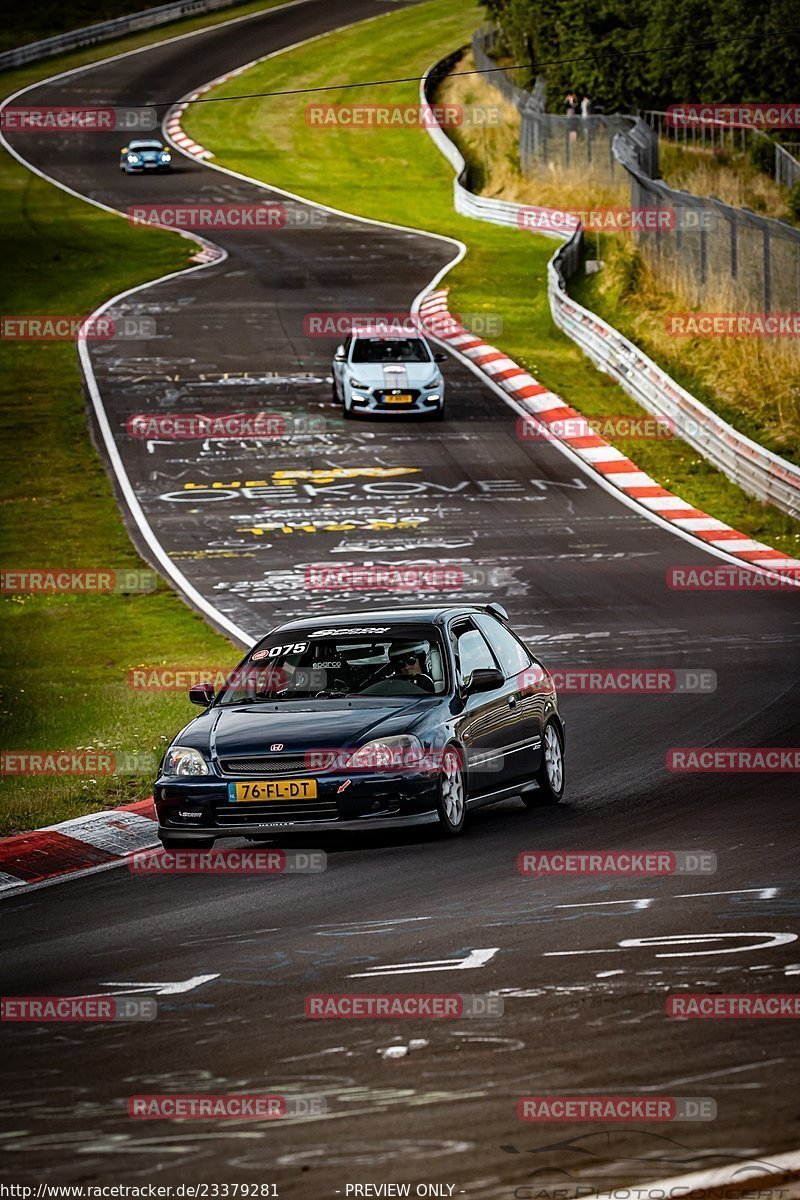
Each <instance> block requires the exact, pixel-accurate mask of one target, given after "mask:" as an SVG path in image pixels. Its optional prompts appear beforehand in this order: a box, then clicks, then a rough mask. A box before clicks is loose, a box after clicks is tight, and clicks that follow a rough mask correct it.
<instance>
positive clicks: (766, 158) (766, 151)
mask: <svg viewBox="0 0 800 1200" xmlns="http://www.w3.org/2000/svg"><path fill="white" fill-rule="evenodd" d="M749 158H750V162H751V163H752V164H753V166H754V167H755V168H756V170H757V171H763V172H764V174H765V175H773V174H774V172H775V143H774V141H773V140H772V138H768V137H754V138H753V140H752V142H751V143H750V154H749Z"/></svg>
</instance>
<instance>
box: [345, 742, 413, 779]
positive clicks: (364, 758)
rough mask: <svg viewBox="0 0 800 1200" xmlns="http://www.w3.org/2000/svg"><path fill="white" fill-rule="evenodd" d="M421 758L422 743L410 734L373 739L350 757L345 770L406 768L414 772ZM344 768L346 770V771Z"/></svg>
mask: <svg viewBox="0 0 800 1200" xmlns="http://www.w3.org/2000/svg"><path fill="white" fill-rule="evenodd" d="M421 758H422V742H421V741H420V740H419V738H418V737H414V735H413V734H412V733H401V734H398V735H397V736H395V737H385V738H375V740H374V741H372V742H366V743H365V744H364V745H363V746H361V747H360V748H359V749H358V750H356V752H355V753H354V754H352V755H351V756H350V760H349V761H348V763H347V768H349V767H353V768H360V769H361V770H364V768H367V769H371V770H373V771H386V770H397V769H398V768H399V769H403V768H407V769H408V770H412V771H413V770H415V769H416V768H417V767H418V766H419V763H420V759H421ZM347 768H346V769H347Z"/></svg>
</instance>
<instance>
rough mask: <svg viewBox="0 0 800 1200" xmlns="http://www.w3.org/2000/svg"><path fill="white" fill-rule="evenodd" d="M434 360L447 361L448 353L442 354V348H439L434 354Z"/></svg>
mask: <svg viewBox="0 0 800 1200" xmlns="http://www.w3.org/2000/svg"><path fill="white" fill-rule="evenodd" d="M433 361H434V362H446V361H447V355H446V354H442V352H441V350H438V351H437V352H436V354H434V356H433Z"/></svg>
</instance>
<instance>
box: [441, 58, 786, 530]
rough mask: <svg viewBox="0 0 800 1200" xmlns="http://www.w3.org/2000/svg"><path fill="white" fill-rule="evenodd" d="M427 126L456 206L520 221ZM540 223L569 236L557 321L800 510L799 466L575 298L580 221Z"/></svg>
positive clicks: (743, 475)
mask: <svg viewBox="0 0 800 1200" xmlns="http://www.w3.org/2000/svg"><path fill="white" fill-rule="evenodd" d="M460 55H461V51H458V52H456V53H455V54H452V55H450V56H449V57H448V58H445V59H442V60H441V61H440V62H438V63H436V64H435V66H433V67H432V68H431V69H430V71H428V73H427V74H426V76H425V77H424V79H423V80H422V83H421V85H420V100H421V102H422V103H428V104H430V103H432V102H433V99H434V96H435V93H436V88H437V86H438V84H439V82H440V81H441V79H442V78H443V77H444V76H445V75H446V74H447V72H448V71H449V70H450V68H451V66H452V64H453V63H454V62H455V61H456V60H457V59H458V58H459V57H460ZM426 128H427V132H428V133H429V134H430V136H431V138H432V139H433V141H434V143H435V144H436V146H438V148H439V149H440V150H441V152H442V153H443V154H444V155H445V157H446V158H447V159H448V161H449V162H450V163H451V165H452V167H453V169H454V171H455V179H454V180H453V202H454V206H455V208H456V211H457V212H459V213H461V214H462V215H464V216H467V217H473V218H474V219H475V220H478V221H488V222H490V223H491V224H493V225H507V226H511V227H517V226H518V225H519V212H520V205H519V204H516V203H514V202H513V201H510V200H493V199H490V198H489V197H487V196H476V195H474V194H473V193H472V192H470V191H469V190H468V189H467V188H466V186H465V179H466V175H467V168H466V163H465V161H464V158H463V156H462V154H461V152H460V151H459V150H458V148H457V147H456V146H455V145H454V143H453V142H452V141H451V140H450V138H449V137H448V136H447V135H446V133H445V132H444V130H443V129H441V128H440V127H439V126H438V125H429V126H426ZM554 215H555V216H558V215H559V214H558V213H555V214H554ZM561 228H562V230H563V225H562V226H561ZM537 231H538V232H540V233H549V234H550V236H552V237H555V238H557V239H558V241H560V242H562V243H563V244H562V245H561V246H559V248H558V249H557V250H556V252H555V254H554V255H553V257H552V258H551V259H550V261H549V263H548V266H547V292H548V298H549V301H550V311H551V312H552V314H553V320H554V321H555V323H556V325H558V327H559V328H560V329H562V330H563V331H564V332H565V333H566V334H567V336H568V337H570V338H572V339H573V341H575V342H576V343H577V344H578V345H579V346H580V347H581V349H582V350H583V351H584V353H586V354H587V355H588V356H589V357H590V358H591V359H592V361H593V362H594V363H596V365H597V366H598V367H599V368H600V369H601V370H602V371H605V372H606V373H607V374H609V375H611V376H612V377H613V378H614V379H615V380H616V381H617V382H618V383H619V384H620V386H621V387H623V388H624V389H625V391H626V392H628V394H629V395H631V396H633V398H634V399H635V400H637V401H638V402H639V403H640V404H641V405H642V407H643V408H644V409H645V410H646V411H647V412H650V413H653V414H655V415H656V416H661V417H667V418H669V419H671V420H673V421H674V422H675V425H676V427H678V428H679V429H680V430H681V436H682V437H683V439H684V440H685V441H686V442H688V443H689V445H690V446H692V447H693V448H694V449H695V450H697V451H698V452H699V453H700V454H701V455H702V456H703V457H704V458H706V459H707V460H708V462H710V463H712V464H713V465H714V466H716V467H718V468H719V470H721V471H722V472H723V473H724V474H725V475H727V477H728V478H729V479H732V480H734V482H736V483H738V484H739V486H740V487H741V488H742V489H743V490H744V491H745V492H747V493H748V494H749V495H751V496H755V497H756V499H758V500H762V501H765V502H767V503H770V504H774V505H775V506H776V507H777V508H779V509H781V510H782V511H783V512H785V513H788V514H789V515H790V516H794V517H797V516H800V467H797V466H796V465H795V464H794V463H790V462H787V461H786V460H785V459H782V458H780V457H779V456H778V455H777V454H773V453H772V452H771V451H769V450H765V449H764V447H763V446H759V445H758V444H757V443H756V442H754V441H752V440H751V439H750V438H747V437H745V436H744V434H742V433H740V432H739V431H738V430H737V429H734V428H733V426H731V425H729V424H727V422H725V421H723V420H722V418H721V417H719V416H717V414H716V413H715V412H713V411H712V410H711V409H710V408H708V407H707V406H706V405H705V404H703V403H702V402H701V401H700V400H698V399H697V398H696V397H695V396H693V395H692V394H691V393H690V392H687V391H686V389H685V388H682V387H680V386H679V384H677V383H676V382H675V380H674V379H672V378H671V376H669V375H668V374H667V372H666V371H664V370H663V369H662V368H661V367H659V366H658V365H657V363H654V362H653V361H652V359H650V358H648V357H647V356H646V355H645V354H643V353H642V351H641V350H639V348H638V347H637V346H634V344H633V343H632V342H630V341H628V339H627V338H626V337H624V336H623V335H622V334H621V333H619V332H618V330H616V329H614V328H612V326H610V325H608V324H606V322H605V321H603V320H601V319H600V317H598V316H596V314H595V313H592V312H590V311H589V310H588V309H586V308H583V307H582V306H581V305H580V304H578V303H577V301H575V300H573V299H572V297H571V296H570V295H569V293H568V291H567V286H566V281H567V280H568V279H569V278H570V277H571V276H572V275H573V274H574V272H575V271H576V270H577V268H578V266H579V264H580V261H581V257H582V252H581V243H582V238H583V232H582V229H581V227H580V226H578V228H577V230H576V231H575V233H573V234H571V235H569V236H565V234H564V233H563V232H557V231H556V225H555V223H554V226H553V228H552V229H551V230H547V229H544V228H542V227H541V226H539V227H537ZM498 286H499V287H500V288H501V289H502V280H498ZM532 286H533V285H532Z"/></svg>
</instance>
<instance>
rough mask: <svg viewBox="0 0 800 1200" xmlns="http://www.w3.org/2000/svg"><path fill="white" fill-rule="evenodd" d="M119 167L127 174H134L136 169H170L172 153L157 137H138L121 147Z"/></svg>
mask: <svg viewBox="0 0 800 1200" xmlns="http://www.w3.org/2000/svg"><path fill="white" fill-rule="evenodd" d="M119 169H120V171H124V172H125V173H126V174H127V175H135V174H136V172H137V171H143V172H144V171H171V170H172V155H171V154H170V152H169V150H168V149H167V147H166V146H165V145H164V144H163V143H162V142H160V141H158V139H157V138H138V139H137V140H135V141H131V142H128V144H127V146H123V147H122V150H121V151H120V156H119Z"/></svg>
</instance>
